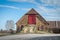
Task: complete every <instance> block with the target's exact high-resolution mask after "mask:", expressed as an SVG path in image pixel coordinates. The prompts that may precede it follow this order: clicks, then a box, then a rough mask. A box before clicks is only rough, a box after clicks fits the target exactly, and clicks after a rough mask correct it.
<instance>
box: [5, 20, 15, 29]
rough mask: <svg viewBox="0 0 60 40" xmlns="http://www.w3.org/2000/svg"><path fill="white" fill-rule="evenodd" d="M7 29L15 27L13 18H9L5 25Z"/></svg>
mask: <svg viewBox="0 0 60 40" xmlns="http://www.w3.org/2000/svg"><path fill="white" fill-rule="evenodd" d="M5 27H6V29H7V30H10V29H12V30H13V29H14V21H13V20H7V22H6V25H5Z"/></svg>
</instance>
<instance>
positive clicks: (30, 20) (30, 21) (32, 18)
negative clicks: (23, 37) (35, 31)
mask: <svg viewBox="0 0 60 40" xmlns="http://www.w3.org/2000/svg"><path fill="white" fill-rule="evenodd" d="M28 24H36V16H35V15H28Z"/></svg>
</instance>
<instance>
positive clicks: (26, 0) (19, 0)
mask: <svg viewBox="0 0 60 40" xmlns="http://www.w3.org/2000/svg"><path fill="white" fill-rule="evenodd" d="M8 1H13V2H33V1H34V0H8Z"/></svg>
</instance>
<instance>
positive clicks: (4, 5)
mask: <svg viewBox="0 0 60 40" xmlns="http://www.w3.org/2000/svg"><path fill="white" fill-rule="evenodd" d="M0 7H7V8H12V9H17V10H19V9H20V8H18V7H14V6H8V5H0Z"/></svg>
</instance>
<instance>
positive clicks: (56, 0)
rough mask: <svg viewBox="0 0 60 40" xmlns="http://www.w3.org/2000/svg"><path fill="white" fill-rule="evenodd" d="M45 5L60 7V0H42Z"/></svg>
mask: <svg viewBox="0 0 60 40" xmlns="http://www.w3.org/2000/svg"><path fill="white" fill-rule="evenodd" d="M40 1H41V2H42V3H44V4H45V5H47V6H48V5H51V6H60V0H40Z"/></svg>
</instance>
